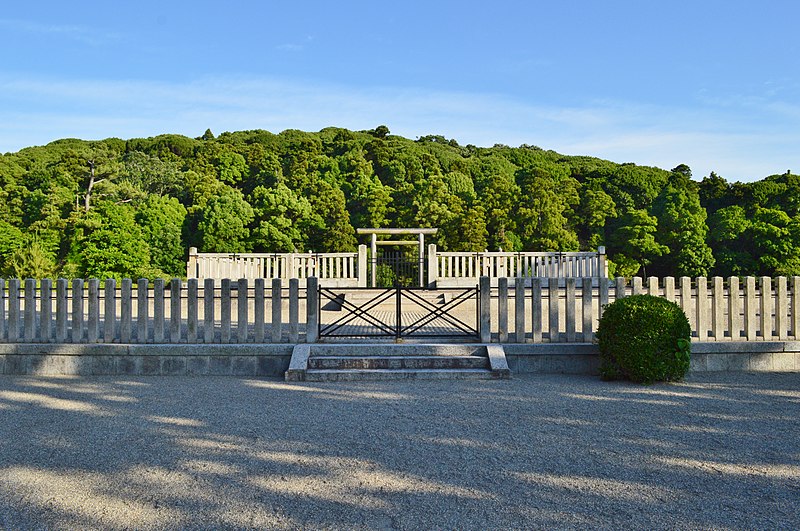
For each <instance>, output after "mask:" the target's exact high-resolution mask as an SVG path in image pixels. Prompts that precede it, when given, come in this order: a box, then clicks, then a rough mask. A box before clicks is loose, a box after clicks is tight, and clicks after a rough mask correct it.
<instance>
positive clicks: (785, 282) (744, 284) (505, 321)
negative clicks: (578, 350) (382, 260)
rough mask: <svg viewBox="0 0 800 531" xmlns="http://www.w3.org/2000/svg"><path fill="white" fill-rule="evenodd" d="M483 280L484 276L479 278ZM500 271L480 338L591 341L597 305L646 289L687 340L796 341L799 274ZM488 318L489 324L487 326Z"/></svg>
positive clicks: (598, 311) (799, 332)
mask: <svg viewBox="0 0 800 531" xmlns="http://www.w3.org/2000/svg"><path fill="white" fill-rule="evenodd" d="M482 281H483V282H488V279H487V278H486V277H483V278H482ZM512 282H513V279H507V278H501V279H499V281H498V287H497V288H496V289H492V290H491V293H492V300H491V307H490V310H489V315H488V316H486V315H484V313H485V312H482V314H481V321H482V324H481V330H483V331H484V332H483V334H482V335H483V337H482V339H483V340H487V337H488V336H487V334H486V333H485V330H487V329H489V330H492V340H497V341H499V342H501V343H525V342H533V343H538V342H552V343H559V342H591V341H593V340H594V338H595V332H596V331H597V324H598V322H599V319H600V316H601V314H602V309H603V307H604V306H605V305H606V304H608V303H609V302H613V301H614V300H616V299H619V298H621V297H626V296H629V295H634V294H650V295H654V296H657V297H664V298H666V299H668V300H670V301H673V302H675V303H677V304H678V305H679V306H680V307H681V308H682V309H683V311H684V313H685V314H686V316H687V318H688V319H689V323H690V325H691V328H692V336H693V340H694V341H703V342H707V341H787V340H793V341H800V277H797V276H796V277H791V278H786V277H777V278H770V277H759V278H755V277H745V278H741V279H740V278H739V277H730V278H728V279H723V278H721V277H714V278H711V279H707V278H705V277H697V278H694V279H692V278H689V277H681V278H678V279H676V278H674V277H665V278H660V279H659V278H656V277H651V278H648V279H646V280H644V279H642V278H640V277H634V278H633V279H632V280H630V281H628V280H626V279H624V278H617V279H602V280H601V281H600V283H599V285H595V282H596V278H589V277H587V278H583V279H580V278H579V279H575V278H567V279H539V278H534V279H532V280H531V282H530V284H529V285H526V284H525V283H518V284H517V285H516V286H514V287H513V288H512V287H511V283H512ZM487 323H490V326H487Z"/></svg>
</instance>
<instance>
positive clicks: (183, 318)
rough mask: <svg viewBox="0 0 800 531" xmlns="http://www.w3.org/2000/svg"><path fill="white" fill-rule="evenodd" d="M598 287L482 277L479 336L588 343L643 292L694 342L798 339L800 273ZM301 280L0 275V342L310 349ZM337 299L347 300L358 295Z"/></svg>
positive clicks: (311, 302)
mask: <svg viewBox="0 0 800 531" xmlns="http://www.w3.org/2000/svg"><path fill="white" fill-rule="evenodd" d="M596 280H597V279H596V278H593V277H585V278H579V279H576V278H567V279H565V280H564V279H561V280H559V279H541V278H533V279H531V281H530V283H529V284H526V283H524V282H518V283H516V285H513V279H509V278H506V277H502V278H500V279H498V282H497V287H491V279H490V278H489V277H485V276H484V277H481V279H480V290H479V291H480V297H479V299H478V301H476V304H478V308H477V310H478V312H479V319H478V321H479V323H478V327H479V332H480V336H481V337H480V339H481V341H482V342H490V341H498V342H501V343H540V342H551V343H563V342H568V343H570V342H591V341H593V339H594V334H595V332H596V330H597V323H598V320H599V318H600V315H601V312H602V308H603V306H604V305H606V304H608V303H609V302H611V301H613V300H616V299H618V298H620V297H624V296H629V295H632V294H640V293H649V294H651V295H656V296H659V297H665V298H667V299H669V300H672V301H674V302H676V303H677V304H679V305H680V306H681V308H682V309H683V310H684V312H685V313H686V315H687V317H688V318H689V322H690V324H691V327H692V331H693V336H694V339H695V340H697V341H703V342H707V341H787V340H793V341H800V277H791V278H786V277H777V278H770V277H760V278H754V277H746V278H743V279H740V278H738V277H731V278H729V279H722V278H720V277H715V278H712V279H706V278H704V277H699V278H695V279H690V278H688V277H682V278H680V279H675V278H672V277H666V278H663V279H658V278H649V279H647V280H646V281H644V280H643V279H641V278H638V277H637V278H634V279H633V280H632V281H631V282H627V281H626V279H622V278H618V279H610V280H605V279H604V280H603V281H601V282H600V283H599V285H597V284H596ZM307 283H308V287H307V288H303V287H301V285H300V280H299V279H290V280H289V282H288V288H287V287H286V286H285V285H284V282H283V281H282V280H281V279H273V280H272V281H271V282H267V281H265V280H264V279H255V280H253V281H250V280H248V279H246V278H242V279H239V280H237V281H232V280H229V279H223V280H222V281H221V282H220V283H219V286H217V285H216V282H215V281H214V280H213V279H205V280H204V281H203V282H202V283H200V282H199V281H198V280H197V279H189V281H188V282H185V281H182V280H180V279H173V280H172V281H171V282H165V281H164V280H161V279H157V280H155V281H153V282H148V281H147V280H145V279H141V280H139V281H138V282H137V283H136V284H134V283H133V282H132V281H131V280H130V279H123V280H122V281H121V282H120V283H117V282H116V281H114V280H113V279H109V280H105V281H103V282H101V281H99V280H97V279H89V280H88V281H84V280H82V279H74V280H72V281H68V280H67V279H58V280H56V281H55V282H53V281H52V280H50V279H44V280H34V279H26V280H24V281H20V280H19V279H9V280H3V279H0V342H6V343H122V344H131V343H166V344H169V343H173V344H175V343H189V344H192V343H239V344H245V343H298V342H306V341H308V342H315V341H317V333H318V326H319V319H320V318H321V316H323V318H324V314H325V313H326V310H325V308H322V309H321V308H320V302H319V294H318V291H317V289H316V287H317V285H318V280H317V279H316V278H315V277H310V278H309V279H308V282H307ZM512 285H513V287H512ZM341 293H342V296H343V297H348V298H349V297H351V296H353V297H354V300H355V299H357V298H358V297H360V296H361V297H363V293H364V291H360V292H358V293H356V292H355V290H350V291H348V289H347V288H341ZM443 293H444V292H443ZM389 310H392V308H389ZM463 311H465V312H475V311H476V308H474V307H473V308H472V309H470V308H464V309H463ZM472 315H475V314H474V313H472Z"/></svg>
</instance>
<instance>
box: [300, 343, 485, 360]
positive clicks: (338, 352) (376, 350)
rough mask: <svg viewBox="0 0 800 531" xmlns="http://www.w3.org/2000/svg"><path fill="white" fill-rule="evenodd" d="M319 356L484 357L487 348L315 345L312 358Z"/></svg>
mask: <svg viewBox="0 0 800 531" xmlns="http://www.w3.org/2000/svg"><path fill="white" fill-rule="evenodd" d="M318 356H355V357H363V356H482V357H486V346H485V345H480V344H469V343H467V344H439V345H435V344H426V343H400V344H397V343H370V344H364V343H361V344H358V343H327V344H324V343H322V344H315V345H314V348H313V349H311V357H312V358H314V357H318Z"/></svg>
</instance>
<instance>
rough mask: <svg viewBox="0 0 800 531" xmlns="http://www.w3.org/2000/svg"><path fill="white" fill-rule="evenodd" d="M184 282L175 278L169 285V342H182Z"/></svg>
mask: <svg viewBox="0 0 800 531" xmlns="http://www.w3.org/2000/svg"><path fill="white" fill-rule="evenodd" d="M182 284H183V283H182V282H181V279H179V278H173V279H172V281H171V282H170V285H169V342H170V343H180V341H181V325H182V323H183V317H182V312H181V296H182V291H183V285H182Z"/></svg>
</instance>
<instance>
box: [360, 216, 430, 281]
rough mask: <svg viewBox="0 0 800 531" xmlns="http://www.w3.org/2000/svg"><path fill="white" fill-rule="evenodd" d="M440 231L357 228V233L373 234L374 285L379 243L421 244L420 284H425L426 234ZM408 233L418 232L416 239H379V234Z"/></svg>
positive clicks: (371, 246)
mask: <svg viewBox="0 0 800 531" xmlns="http://www.w3.org/2000/svg"><path fill="white" fill-rule="evenodd" d="M437 232H439V229H423V228H417V229H356V233H357V234H371V235H372V242H371V245H370V252H371V255H370V256H371V257H372V260H371V262H372V287H373V288H374V287H375V284H376V279H377V272H378V264H377V260H376V258H377V256H378V255H377V251H378V245H419V260H420V268H419V285H420V286H424V285H425V278H424V274H425V273H424V269H425V268H424V267H422V264H423V260H424V257H425V235H426V234H436V233H437ZM407 234H416V235H417V239H416V240H378V235H381V236H394V235H407Z"/></svg>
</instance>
